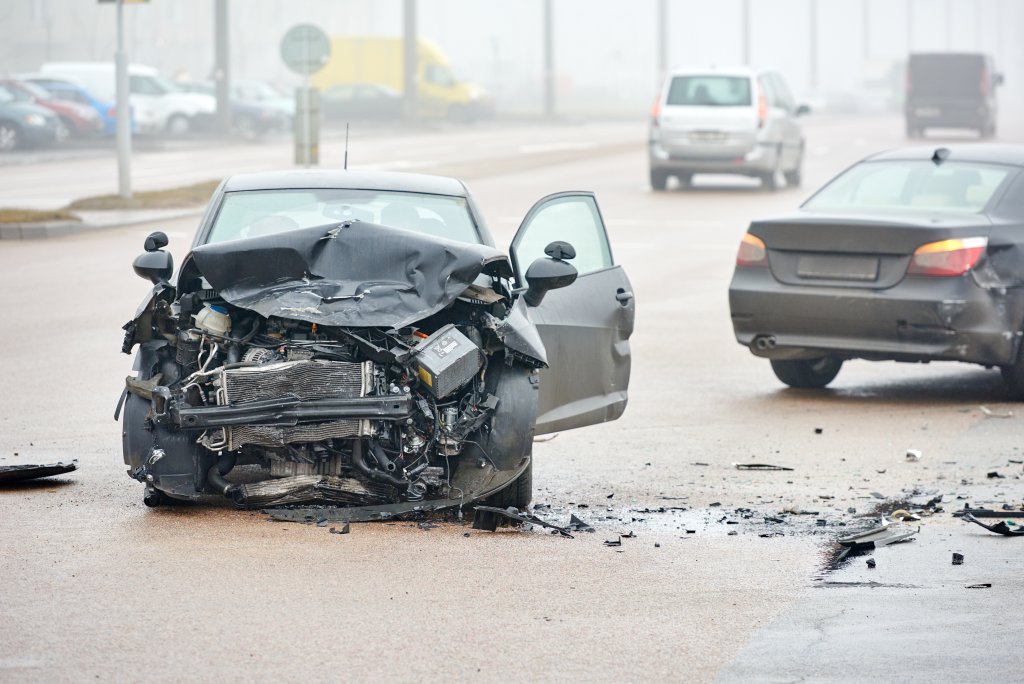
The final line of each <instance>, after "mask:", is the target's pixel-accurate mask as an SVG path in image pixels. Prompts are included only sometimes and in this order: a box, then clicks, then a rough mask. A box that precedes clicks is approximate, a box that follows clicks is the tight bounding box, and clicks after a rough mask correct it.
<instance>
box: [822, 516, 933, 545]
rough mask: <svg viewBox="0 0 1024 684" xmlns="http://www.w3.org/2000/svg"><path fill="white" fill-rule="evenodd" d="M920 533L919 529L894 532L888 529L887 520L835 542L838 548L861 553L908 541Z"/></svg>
mask: <svg viewBox="0 0 1024 684" xmlns="http://www.w3.org/2000/svg"><path fill="white" fill-rule="evenodd" d="M920 532H921V528H920V527H918V528H917V529H916V530H904V531H901V530H895V529H893V528H891V527H889V522H888V521H887V520H881V521H880V526H879V527H875V528H872V529H870V530H865V531H863V532H857V533H856V534H851V535H848V536H846V537H840V538H839V539H838V540H836V541H837V542H838V543H839V545H840V546H844V547H846V548H848V549H851V550H857V551H863V550H867V549H877V548H879V547H882V546H889V545H890V544H898V543H900V542H904V541H909V540H910V539H912V538H913V537H914V535H916V534H919V533H920Z"/></svg>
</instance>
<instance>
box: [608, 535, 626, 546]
mask: <svg viewBox="0 0 1024 684" xmlns="http://www.w3.org/2000/svg"><path fill="white" fill-rule="evenodd" d="M604 545H605V546H622V537H616V538H615V539H605V540H604Z"/></svg>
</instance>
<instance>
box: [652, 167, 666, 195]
mask: <svg viewBox="0 0 1024 684" xmlns="http://www.w3.org/2000/svg"><path fill="white" fill-rule="evenodd" d="M667 186H668V174H667V173H665V172H664V171H659V170H657V169H651V187H652V188H654V189H655V190H664V189H665V188H666V187H667Z"/></svg>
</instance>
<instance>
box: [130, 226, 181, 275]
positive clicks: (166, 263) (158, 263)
mask: <svg viewBox="0 0 1024 684" xmlns="http://www.w3.org/2000/svg"><path fill="white" fill-rule="evenodd" d="M166 246H167V234H166V233H163V232H161V231H156V232H155V233H150V234H149V236H148V237H146V241H145V242H144V243H143V248H144V249H145V250H146V251H145V252H143V253H142V254H140V255H139V256H137V257H135V261H134V262H132V268H134V269H135V273H137V274H138V275H139V277H140V278H145V279H146V280H149V281H150V282H152V283H153V284H154V285H158V284H160V283H166V282H167V281H168V280H169V279H170V277H171V274H172V273H173V272H174V257H172V256H171V255H170V253H168V252H165V251H163V249H162V248H163V247H166Z"/></svg>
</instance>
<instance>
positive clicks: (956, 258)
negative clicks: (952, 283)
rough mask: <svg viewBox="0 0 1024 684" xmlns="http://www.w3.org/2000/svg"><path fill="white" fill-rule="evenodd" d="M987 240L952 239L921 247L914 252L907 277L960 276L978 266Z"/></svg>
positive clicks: (981, 238)
mask: <svg viewBox="0 0 1024 684" xmlns="http://www.w3.org/2000/svg"><path fill="white" fill-rule="evenodd" d="M987 246H988V238H983V237H974V238H953V239H950V240H939V241H938V242H929V243H928V244H925V245H921V246H920V247H918V248H917V249H916V250H915V251H914V256H913V258H911V260H910V268H908V269H907V275H923V276H946V277H950V276H961V275H963V274H965V273H967V272H968V271H970V270H971V269H972V268H974V267H975V266H976V265H977V264H978V260H979V259H981V255H982V254H984V253H985V248H986V247H987Z"/></svg>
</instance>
